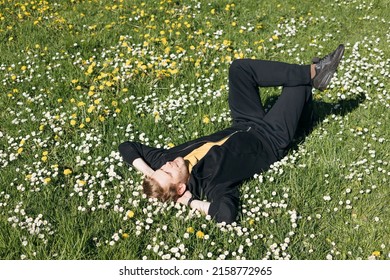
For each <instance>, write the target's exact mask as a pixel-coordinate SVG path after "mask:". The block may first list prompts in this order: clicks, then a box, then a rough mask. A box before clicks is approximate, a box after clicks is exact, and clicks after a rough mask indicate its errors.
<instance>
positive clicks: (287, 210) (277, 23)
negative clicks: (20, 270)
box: [0, 0, 390, 260]
mask: <svg viewBox="0 0 390 280" xmlns="http://www.w3.org/2000/svg"><path fill="white" fill-rule="evenodd" d="M152 2H154V1H92V0H91V1H73V0H72V1H47V2H45V1H35V2H34V3H32V2H23V1H0V53H1V60H0V79H1V82H0V93H1V95H0V106H1V111H0V118H1V123H0V168H1V172H0V186H1V187H0V258H1V259H146V258H147V259H173V258H176V259H218V258H221V259H263V258H266V259H280V258H285V259H319V260H322V259H330V258H332V259H367V258H376V259H389V258H390V250H389V248H390V242H389V240H390V223H389V221H390V211H389V208H388V206H387V204H388V201H389V198H390V192H389V170H388V168H389V167H388V163H389V144H388V139H389V129H388V125H387V119H388V117H389V111H388V110H389V95H388V88H389V86H390V84H389V80H390V79H389V77H390V74H389V73H390V69H389V65H390V61H389V59H388V57H389V55H390V50H389V48H388V45H389V42H390V37H389V35H388V34H386V32H384V31H385V30H388V29H389V25H390V23H389V20H388V14H387V11H388V10H389V4H388V3H387V1H385V0H372V1H360V0H357V1H341V0H340V1H335V3H334V4H329V1H288V3H286V1H276V0H273V1H260V2H259V1H249V0H246V1H236V2H230V1H191V0H183V1H156V3H152ZM339 43H344V44H345V45H346V53H345V58H344V60H343V62H342V64H341V65H340V68H339V72H338V74H337V76H336V77H335V78H334V80H333V82H332V86H331V88H330V89H329V90H327V91H326V92H325V93H319V92H315V93H314V99H315V109H316V111H317V113H318V115H319V119H320V121H319V123H318V124H317V125H316V126H315V127H314V129H313V131H312V132H311V133H310V134H309V135H308V136H307V137H306V138H304V139H303V138H299V139H297V142H296V143H295V145H294V148H292V149H291V150H290V152H289V154H288V155H287V156H286V158H284V159H283V160H282V161H280V162H278V163H276V164H275V166H274V167H273V168H271V169H270V170H269V171H267V172H265V173H263V174H259V175H257V176H255V178H253V179H251V180H248V181H247V182H244V183H243V185H242V187H241V195H242V207H241V214H240V219H239V220H238V221H237V223H236V224H233V225H230V226H226V225H218V224H216V223H215V222H213V221H210V220H209V219H207V218H206V217H204V216H201V215H200V214H199V213H193V212H190V211H189V210H188V208H186V207H184V206H183V207H181V206H178V205H174V204H161V203H159V202H155V201H148V200H147V199H146V198H145V197H144V196H143V195H142V192H141V189H140V182H141V176H140V174H138V173H136V172H135V171H134V170H132V169H129V168H128V167H127V166H125V165H124V163H123V162H122V160H121V158H120V156H119V154H118V152H117V146H118V145H119V144H120V143H121V142H123V141H126V140H129V139H131V140H136V141H141V142H143V143H145V144H149V145H152V146H161V147H168V146H169V145H171V144H174V145H178V144H180V143H182V142H184V141H187V140H191V139H193V138H195V137H197V136H201V135H206V134H208V133H212V132H214V131H217V130H218V129H222V128H224V127H226V126H228V125H229V124H230V117H229V111H228V105H227V70H228V67H229V63H230V61H232V60H233V59H235V58H239V57H253V58H260V59H275V60H280V61H286V62H290V63H309V62H310V60H311V58H312V57H313V56H322V55H325V54H326V53H328V52H330V51H331V50H333V49H334V48H335V47H336V46H337V45H338V44H339ZM279 92H280V90H279V89H263V90H262V92H261V94H262V98H263V102H264V103H267V104H272V102H273V101H274V100H275V98H276V97H277V95H278V94H279ZM205 117H207V118H208V119H209V120H210V122H208V123H204V119H205ZM67 169H69V170H71V171H72V173H71V174H68V175H66V174H64V171H65V170H67ZM129 212H131V213H132V214H133V215H131V216H132V217H130V216H128V213H129ZM376 251H378V252H379V253H377V252H376ZM373 252H375V254H374V255H376V256H373Z"/></svg>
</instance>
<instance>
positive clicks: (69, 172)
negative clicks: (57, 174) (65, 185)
mask: <svg viewBox="0 0 390 280" xmlns="http://www.w3.org/2000/svg"><path fill="white" fill-rule="evenodd" d="M70 174H72V170H70V169H69V168H67V169H65V170H64V175H70Z"/></svg>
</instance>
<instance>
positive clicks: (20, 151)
mask: <svg viewBox="0 0 390 280" xmlns="http://www.w3.org/2000/svg"><path fill="white" fill-rule="evenodd" d="M22 152H23V148H22V147H20V148H19V149H18V154H19V155H20V154H21V153H22Z"/></svg>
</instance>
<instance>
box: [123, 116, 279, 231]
mask: <svg viewBox="0 0 390 280" xmlns="http://www.w3.org/2000/svg"><path fill="white" fill-rule="evenodd" d="M226 136H229V139H228V140H227V141H226V142H225V143H224V144H223V145H221V146H213V147H212V148H211V149H210V150H209V152H208V153H207V154H206V155H205V156H204V157H203V158H202V159H201V160H200V161H199V162H198V163H197V164H196V165H195V166H194V167H193V169H192V172H191V175H190V178H189V182H188V184H187V185H188V189H189V191H190V192H191V193H192V195H194V196H195V197H196V198H198V199H204V198H206V200H207V201H209V202H210V203H211V204H210V208H209V213H208V214H209V215H210V216H212V217H213V218H214V219H215V220H216V221H217V222H223V221H224V222H226V223H232V222H234V221H235V220H236V218H237V215H238V208H239V189H238V186H239V184H240V183H241V182H242V181H243V180H245V179H248V178H250V177H252V176H253V175H254V174H256V173H259V172H261V171H264V170H266V169H268V168H269V166H270V165H271V164H272V163H273V162H275V161H276V157H275V155H274V153H273V151H272V148H271V145H270V143H269V141H268V140H266V139H267V138H266V137H264V136H263V135H262V133H259V131H257V130H256V129H254V128H253V127H251V126H249V125H248V124H245V125H243V124H241V125H235V126H233V127H230V128H227V129H224V130H221V131H218V132H216V133H214V134H211V135H208V136H204V137H201V138H198V139H196V140H192V141H189V142H186V143H184V144H181V145H179V146H176V147H173V148H171V149H161V148H160V149H159V148H152V147H148V146H145V145H142V144H140V143H137V142H124V143H122V144H120V145H119V151H120V153H121V155H122V157H123V159H124V161H126V162H127V163H129V164H131V163H132V162H133V161H134V160H135V159H136V158H139V157H141V158H143V159H144V161H145V162H146V163H148V164H149V166H150V167H151V168H152V169H153V170H156V169H159V168H160V167H161V166H162V165H164V164H165V163H166V162H167V161H172V160H174V159H175V158H176V157H184V156H186V155H187V154H189V153H190V152H191V151H192V150H194V149H196V148H198V147H199V146H201V145H202V144H204V143H206V142H216V141H219V140H221V139H223V138H225V137H226Z"/></svg>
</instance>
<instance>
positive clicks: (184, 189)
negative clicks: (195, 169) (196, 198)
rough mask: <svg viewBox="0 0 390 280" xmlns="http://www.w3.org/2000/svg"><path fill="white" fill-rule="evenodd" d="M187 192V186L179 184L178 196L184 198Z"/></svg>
mask: <svg viewBox="0 0 390 280" xmlns="http://www.w3.org/2000/svg"><path fill="white" fill-rule="evenodd" d="M186 190H187V185H186V184H185V183H179V185H178V186H177V194H178V195H180V196H182V195H183V194H184V193H185V192H186Z"/></svg>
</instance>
